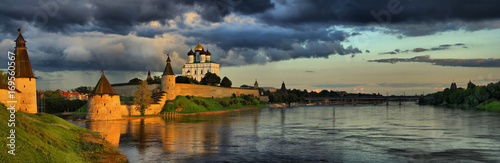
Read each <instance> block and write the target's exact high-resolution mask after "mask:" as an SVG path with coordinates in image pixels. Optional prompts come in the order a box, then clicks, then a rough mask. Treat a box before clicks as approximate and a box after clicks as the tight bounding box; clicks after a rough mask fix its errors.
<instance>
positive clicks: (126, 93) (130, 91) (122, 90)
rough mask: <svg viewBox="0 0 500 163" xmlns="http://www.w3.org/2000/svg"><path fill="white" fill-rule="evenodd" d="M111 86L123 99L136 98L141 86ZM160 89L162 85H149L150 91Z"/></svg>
mask: <svg viewBox="0 0 500 163" xmlns="http://www.w3.org/2000/svg"><path fill="white" fill-rule="evenodd" d="M111 86H112V87H113V90H115V92H116V93H118V94H119V95H120V96H123V97H132V96H134V93H135V91H137V89H138V88H139V84H113V85H111ZM160 87H161V85H160V84H148V88H149V91H153V90H154V89H157V88H158V89H159V88H160Z"/></svg>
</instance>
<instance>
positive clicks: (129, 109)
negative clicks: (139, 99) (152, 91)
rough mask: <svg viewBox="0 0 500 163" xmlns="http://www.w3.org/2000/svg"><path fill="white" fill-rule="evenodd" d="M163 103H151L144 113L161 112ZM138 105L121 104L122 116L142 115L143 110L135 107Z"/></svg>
mask: <svg viewBox="0 0 500 163" xmlns="http://www.w3.org/2000/svg"><path fill="white" fill-rule="evenodd" d="M163 104H165V102H163V103H160V104H151V105H149V109H147V110H146V112H145V113H144V114H145V115H152V114H159V113H160V111H161V109H162V108H163ZM135 107H136V105H121V106H120V109H121V114H120V116H122V115H123V116H129V115H141V112H140V111H138V110H136V109H135Z"/></svg>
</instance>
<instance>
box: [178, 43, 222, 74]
mask: <svg viewBox="0 0 500 163" xmlns="http://www.w3.org/2000/svg"><path fill="white" fill-rule="evenodd" d="M187 55H188V60H187V62H186V64H184V66H183V67H182V75H183V76H188V77H191V78H193V79H195V80H197V81H200V80H201V79H202V78H203V77H205V74H207V73H208V72H210V73H214V74H216V75H217V76H219V64H218V63H215V62H212V61H211V57H212V54H211V53H210V52H209V51H208V49H207V51H205V49H204V48H203V46H201V43H200V41H199V40H198V45H197V46H196V47H195V48H194V52H193V49H191V50H190V51H189V52H188V53H187Z"/></svg>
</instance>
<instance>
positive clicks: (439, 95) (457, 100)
mask: <svg viewBox="0 0 500 163" xmlns="http://www.w3.org/2000/svg"><path fill="white" fill-rule="evenodd" d="M428 96H432V97H433V98H432V99H425V98H421V99H420V100H419V103H420V104H429V105H445V106H449V107H464V108H470V107H476V106H478V105H479V104H481V103H483V102H486V101H489V100H500V82H498V83H489V84H488V85H485V86H476V85H474V84H472V83H469V84H468V85H467V88H466V89H464V88H446V89H444V90H443V91H439V92H436V93H433V94H429V95H428Z"/></svg>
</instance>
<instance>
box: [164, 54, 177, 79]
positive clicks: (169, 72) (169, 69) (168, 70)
mask: <svg viewBox="0 0 500 163" xmlns="http://www.w3.org/2000/svg"><path fill="white" fill-rule="evenodd" d="M163 75H175V74H174V70H172V65H170V56H169V55H168V54H167V66H166V67H165V71H163Z"/></svg>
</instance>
